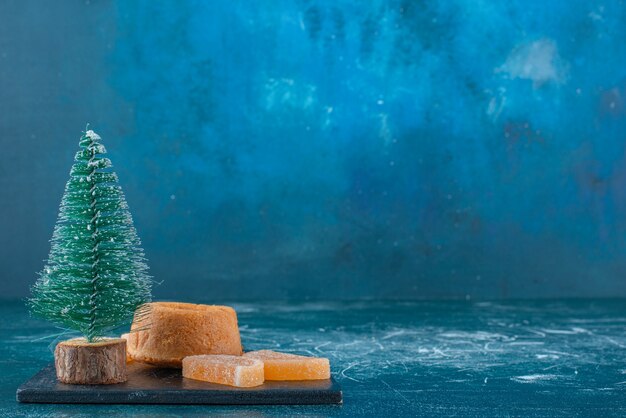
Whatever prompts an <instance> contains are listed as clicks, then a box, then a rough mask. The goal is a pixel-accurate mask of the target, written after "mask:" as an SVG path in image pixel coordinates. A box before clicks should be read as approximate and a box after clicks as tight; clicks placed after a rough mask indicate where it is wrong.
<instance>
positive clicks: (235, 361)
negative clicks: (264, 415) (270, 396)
mask: <svg viewBox="0 0 626 418" xmlns="http://www.w3.org/2000/svg"><path fill="white" fill-rule="evenodd" d="M183 377H186V378H188V379H195V380H202V381H204V382H211V383H219V384H222V385H230V386H236V387H242V388H248V387H254V386H259V385H261V384H263V381H264V373H263V362H262V361H260V360H257V359H253V358H247V357H242V356H231V355H222V354H215V355H211V354H206V355H199V356H189V357H185V358H184V359H183Z"/></svg>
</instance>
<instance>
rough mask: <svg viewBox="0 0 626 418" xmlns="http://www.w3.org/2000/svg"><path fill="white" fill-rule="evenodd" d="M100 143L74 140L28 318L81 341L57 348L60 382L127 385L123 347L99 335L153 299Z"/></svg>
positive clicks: (91, 137) (90, 136) (89, 136)
mask: <svg viewBox="0 0 626 418" xmlns="http://www.w3.org/2000/svg"><path fill="white" fill-rule="evenodd" d="M100 139H101V138H100V136H99V135H98V134H96V133H95V132H94V131H92V130H88V131H87V132H86V133H85V134H84V135H83V136H82V137H81V138H80V142H79V145H80V148H81V149H80V151H78V152H77V153H76V156H75V162H74V165H73V166H72V169H71V171H70V179H69V181H68V182H67V184H66V186H65V193H64V195H63V199H62V201H61V206H60V211H59V218H58V221H57V224H56V226H55V229H54V233H53V235H52V240H51V243H52V248H51V250H50V255H49V257H48V261H47V264H46V266H45V268H44V270H43V272H41V273H40V277H39V279H38V280H37V282H36V283H35V285H34V286H33V288H32V297H31V299H29V305H30V308H31V311H32V312H33V314H35V315H36V316H39V317H42V318H44V319H47V320H49V321H51V322H53V323H55V324H56V325H58V326H60V327H63V328H66V329H70V330H74V331H78V332H80V333H81V334H82V335H83V336H84V338H79V339H73V340H69V341H65V342H61V343H59V344H58V345H57V348H56V350H55V364H56V369H57V377H58V378H59V380H61V381H62V382H65V383H83V384H84V383H88V384H95V383H118V382H122V381H125V380H126V346H125V341H124V340H120V339H107V338H105V335H106V333H107V332H109V331H111V330H112V329H114V328H116V327H118V326H120V325H123V324H124V323H126V322H130V320H131V319H132V317H133V314H134V313H135V310H136V309H137V312H138V313H139V314H141V311H142V308H143V309H145V308H144V307H145V305H144V304H145V303H146V302H149V301H150V298H151V296H150V289H151V279H150V276H149V275H148V274H147V270H148V266H147V264H146V260H145V257H144V253H143V250H142V249H141V242H140V240H139V237H138V236H137V233H136V231H135V228H134V227H133V220H132V217H131V215H130V212H129V209H128V205H127V204H126V200H125V199H124V194H123V192H122V189H121V187H120V186H119V185H118V179H117V175H116V174H115V173H114V172H113V171H112V170H111V161H110V160H109V159H108V158H105V157H103V154H105V153H106V150H105V148H104V146H103V145H102V144H101V143H100ZM105 362H108V363H110V364H104V363H105Z"/></svg>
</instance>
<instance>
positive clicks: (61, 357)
mask: <svg viewBox="0 0 626 418" xmlns="http://www.w3.org/2000/svg"><path fill="white" fill-rule="evenodd" d="M54 365H55V367H56V373H57V379H59V381H60V382H63V383H70V384H80V385H108V384H112V383H121V382H125V381H126V380H127V374H126V340H123V339H121V338H106V339H102V340H99V341H97V342H94V343H88V342H87V341H86V340H85V339H84V338H74V339H71V340H67V341H62V342H60V343H59V344H57V346H56V349H55V350H54Z"/></svg>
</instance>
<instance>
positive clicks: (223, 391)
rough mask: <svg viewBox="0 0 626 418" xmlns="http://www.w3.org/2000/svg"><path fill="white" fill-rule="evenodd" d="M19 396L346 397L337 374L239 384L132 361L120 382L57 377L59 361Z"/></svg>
mask: <svg viewBox="0 0 626 418" xmlns="http://www.w3.org/2000/svg"><path fill="white" fill-rule="evenodd" d="M17 400H18V401H19V402H29V403H93V404H188V405H193V404H196V405H197V404H204V405H320V404H339V403H341V402H342V394H341V387H340V386H339V384H338V383H337V382H336V381H335V380H334V379H332V378H331V379H329V380H309V381H291V382H270V381H268V382H265V383H264V384H263V385H261V386H257V387H254V388H235V387H231V386H224V385H217V384H214V383H207V382H201V381H198V380H191V379H184V378H183V377H182V375H181V371H180V370H178V369H159V368H156V367H152V366H149V365H145V364H142V363H129V364H128V381H127V382H125V383H120V384H116V385H66V384H63V383H59V382H58V381H57V379H56V374H55V370H54V363H50V364H49V365H48V366H46V367H44V368H43V369H42V370H41V371H40V372H39V373H37V374H36V375H35V376H33V377H32V378H31V379H30V380H28V381H27V382H26V383H24V384H23V385H22V386H20V387H19V388H18V389H17Z"/></svg>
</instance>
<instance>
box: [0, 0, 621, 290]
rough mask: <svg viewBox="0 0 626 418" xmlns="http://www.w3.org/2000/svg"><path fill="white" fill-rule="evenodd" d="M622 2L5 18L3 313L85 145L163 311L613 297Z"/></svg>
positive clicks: (18, 6)
mask: <svg viewBox="0 0 626 418" xmlns="http://www.w3.org/2000/svg"><path fill="white" fill-rule="evenodd" d="M624 22H626V6H625V5H624V3H623V2H619V1H606V2H593V1H572V0H562V1H558V0H557V1H545V0H533V1H529V0H515V1H508V2H501V1H478V0H463V1H461V0H459V1H454V2H453V1H445V2H444V1H373V0H372V1H354V0H351V1H348V0H343V1H337V0H310V1H305V0H291V1H287V0H285V1H280V0H274V1H263V2H251V1H250V2H233V1H229V0H220V1H217V0H215V1H197V2H189V1H186V2H181V1H159V2H155V1H130V2H129V1H121V0H120V1H96V0H92V1H91V2H89V1H87V2H77V1H65V2H54V4H52V3H50V2H41V1H17V0H15V1H11V0H5V1H2V2H0V23H1V24H0V110H1V112H0V153H1V154H0V231H1V234H0V268H1V278H2V279H1V280H0V295H2V296H3V297H14V296H24V295H26V294H27V289H28V285H29V284H30V283H32V282H33V281H34V279H35V272H36V271H38V270H40V269H41V268H42V266H43V261H42V260H43V259H44V258H45V257H46V256H47V252H48V242H47V241H48V239H49V238H50V235H51V233H52V228H53V225H54V223H55V220H56V213H57V208H58V203H59V201H60V199H61V195H62V192H63V187H64V183H65V181H66V179H67V175H68V170H69V168H70V165H71V163H72V156H73V153H74V151H75V150H76V147H77V140H78V137H79V135H80V131H81V130H82V129H83V128H84V126H85V123H86V122H90V123H91V126H92V127H93V128H94V129H95V130H96V131H97V132H98V133H100V134H101V135H102V137H103V139H104V141H105V143H106V144H107V148H108V149H109V152H110V156H111V158H112V160H113V163H114V165H115V166H116V170H117V172H118V174H119V175H120V179H121V183H122V186H123V187H124V190H125V192H126V195H127V199H128V201H129V204H130V206H131V210H132V212H133V215H134V218H135V222H136V225H137V228H138V230H139V233H140V235H141V237H142V239H143V242H144V245H145V249H146V253H147V256H148V257H149V259H150V264H151V268H152V273H153V274H154V276H155V278H156V280H158V281H163V283H162V285H160V286H159V287H157V288H156V289H155V294H156V295H157V297H161V298H178V299H184V298H196V297H202V298H204V299H208V300H224V299H250V298H274V299H275V298H284V297H289V298H313V299H324V298H439V297H458V298H466V297H471V298H499V297H504V298H518V297H561V296H568V297H570V296H574V297H584V296H626V43H625V42H624V39H626V24H625V23H624Z"/></svg>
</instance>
